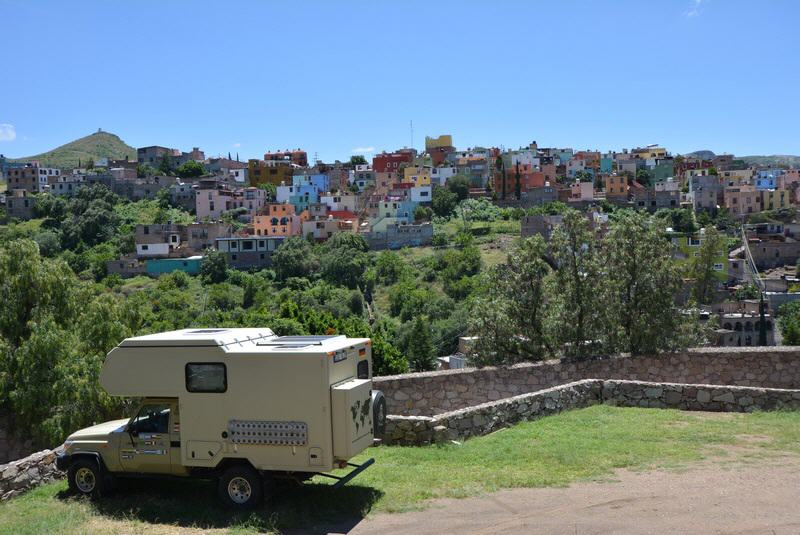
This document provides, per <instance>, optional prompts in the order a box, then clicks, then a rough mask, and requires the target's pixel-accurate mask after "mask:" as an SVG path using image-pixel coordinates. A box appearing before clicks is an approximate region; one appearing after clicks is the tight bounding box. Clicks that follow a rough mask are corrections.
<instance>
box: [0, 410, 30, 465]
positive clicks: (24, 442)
mask: <svg viewBox="0 0 800 535" xmlns="http://www.w3.org/2000/svg"><path fill="white" fill-rule="evenodd" d="M36 450H37V448H36V445H35V444H34V443H33V441H32V440H30V439H26V438H23V437H21V436H19V434H18V433H15V432H14V431H12V426H11V425H10V422H9V420H8V418H7V417H5V416H3V415H0V463H7V462H9V461H13V460H14V459H21V458H22V457H25V456H26V455H30V454H31V453H33V452H34V451H36Z"/></svg>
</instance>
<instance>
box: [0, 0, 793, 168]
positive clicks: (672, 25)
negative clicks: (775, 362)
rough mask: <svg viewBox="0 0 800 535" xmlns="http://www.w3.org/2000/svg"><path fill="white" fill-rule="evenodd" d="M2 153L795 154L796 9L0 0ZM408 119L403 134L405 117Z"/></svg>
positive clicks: (727, 0) (702, 0)
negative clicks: (427, 147)
mask: <svg viewBox="0 0 800 535" xmlns="http://www.w3.org/2000/svg"><path fill="white" fill-rule="evenodd" d="M0 21H3V23H2V30H0V72H2V75H0V153H3V154H5V155H6V156H9V157H22V156H28V155H33V154H37V153H40V152H43V151H46V150H49V149H51V148H54V147H56V146H58V145H60V144H63V143H66V142H68V141H71V140H73V139H76V138H78V137H82V136H84V135H88V134H90V133H92V132H95V131H97V129H98V128H102V129H103V130H105V131H107V132H112V133H115V134H117V135H119V136H120V137H121V138H122V139H123V140H125V141H126V142H127V143H128V144H129V145H132V146H134V147H137V146H147V145H164V146H169V147H175V148H179V149H182V150H184V151H188V150H190V149H191V148H192V147H195V146H197V147H200V148H201V149H203V150H204V151H205V152H206V155H207V156H215V155H220V154H222V155H226V154H227V153H228V152H231V153H232V154H236V153H238V154H239V155H240V157H241V158H242V159H246V158H258V157H262V156H263V154H264V152H265V151H267V150H282V149H287V148H298V147H301V148H303V149H305V150H306V151H308V153H309V156H310V157H312V158H313V156H314V155H315V154H316V155H317V156H318V157H319V159H321V160H323V161H333V160H334V159H339V160H346V159H349V158H350V156H351V155H352V154H354V153H360V154H364V155H366V156H367V157H369V156H370V155H371V154H373V153H374V152H380V151H382V150H393V149H396V148H400V147H403V146H410V145H412V144H413V146H414V147H416V148H418V149H421V148H423V147H424V139H425V136H426V135H430V136H436V135H440V134H452V136H453V140H454V144H455V145H456V146H457V147H459V148H467V147H471V146H476V145H480V146H502V147H506V148H516V147H519V146H523V145H527V144H528V143H530V142H531V141H534V140H535V141H537V142H538V143H539V146H555V147H572V148H575V149H599V150H621V149H622V148H631V147H635V146H643V145H647V144H651V143H659V144H661V145H664V146H666V147H667V148H668V149H670V150H671V151H673V152H674V153H686V152H689V151H693V150H699V149H709V150H713V151H714V152H716V153H723V152H727V153H734V154H738V155H752V154H800V127H798V125H800V101H799V100H798V95H800V32H798V31H797V24H798V22H800V2H796V1H794V0H785V1H767V0H760V1H758V2H756V1H752V0H749V1H738V0H636V1H634V0H615V1H611V0H608V1H599V0H598V1H589V0H587V1H569V0H558V1H556V0H553V1H551V2H543V1H518V2H517V1H508V2H506V1H502V0H500V1H492V2H472V1H468V0H464V1H460V2H450V1H447V0H435V1H434V0H428V1H420V2H413V1H412V2H390V1H388V0H387V1H382V0H374V1H363V2H340V1H336V2H306V1H303V0H296V1H293V2H266V1H258V2H256V1H253V2H238V1H235V0H228V1H226V2H206V1H201V0H193V1H180V0H170V1H161V0H158V1H155V0H137V1H135V2H134V1H122V0H119V1H91V0H85V1H75V2H64V1H63V0H58V1H45V0H41V1H39V0H0ZM412 121H413V135H412V129H411V122H412Z"/></svg>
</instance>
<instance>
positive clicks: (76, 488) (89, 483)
mask: <svg viewBox="0 0 800 535" xmlns="http://www.w3.org/2000/svg"><path fill="white" fill-rule="evenodd" d="M104 477H105V475H104V474H103V471H102V470H100V467H99V466H97V463H96V462H95V461H92V460H89V459H80V460H77V461H75V462H74V463H72V464H71V465H70V467H69V470H68V471H67V478H68V480H69V490H70V491H72V492H74V493H75V494H82V495H84V496H99V495H100V493H101V492H102V491H103V489H104V488H105V479H104Z"/></svg>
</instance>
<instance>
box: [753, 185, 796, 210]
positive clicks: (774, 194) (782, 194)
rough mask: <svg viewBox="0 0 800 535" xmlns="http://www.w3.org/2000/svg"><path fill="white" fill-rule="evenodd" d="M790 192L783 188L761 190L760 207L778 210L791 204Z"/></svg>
mask: <svg viewBox="0 0 800 535" xmlns="http://www.w3.org/2000/svg"><path fill="white" fill-rule="evenodd" d="M791 198H792V194H791V192H789V191H786V190H785V189H767V190H761V209H762V210H780V209H782V208H789V207H790V206H791V203H790V200H791Z"/></svg>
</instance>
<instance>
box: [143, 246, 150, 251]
mask: <svg viewBox="0 0 800 535" xmlns="http://www.w3.org/2000/svg"><path fill="white" fill-rule="evenodd" d="M149 249H150V246H149V245H142V251H147V250H149Z"/></svg>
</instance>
